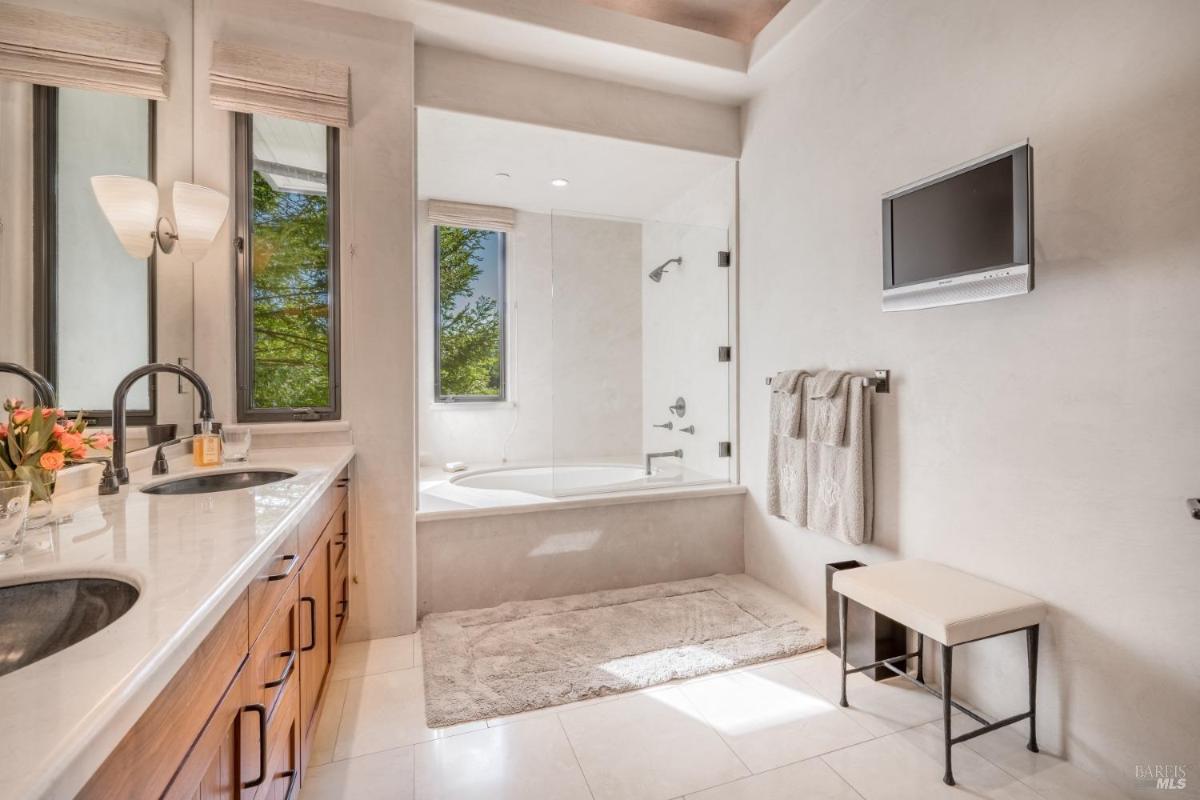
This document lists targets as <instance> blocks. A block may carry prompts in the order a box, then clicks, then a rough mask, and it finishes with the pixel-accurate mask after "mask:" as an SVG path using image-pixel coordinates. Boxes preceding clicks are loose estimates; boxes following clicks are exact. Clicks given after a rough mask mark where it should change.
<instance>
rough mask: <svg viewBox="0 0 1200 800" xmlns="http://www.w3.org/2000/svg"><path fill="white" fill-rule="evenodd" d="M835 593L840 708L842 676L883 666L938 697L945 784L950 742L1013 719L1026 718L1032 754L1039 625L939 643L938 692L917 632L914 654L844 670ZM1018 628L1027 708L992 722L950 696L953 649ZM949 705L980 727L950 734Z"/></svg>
mask: <svg viewBox="0 0 1200 800" xmlns="http://www.w3.org/2000/svg"><path fill="white" fill-rule="evenodd" d="M837 596H838V629H839V631H840V632H841V636H842V638H841V641H842V648H841V649H842V698H841V700H840V701H839V704H840V705H841V706H842V708H848V707H849V706H850V704H849V703H848V702H846V676H847V675H852V674H853V673H855V672H866V671H867V670H870V669H876V668H878V667H883V668H886V669H889V670H891V671H892V672H894V673H896V674H897V675H899V676H900V677H901V678H904V679H906V680H908V681H909V682H911V683H913V684H915V685H916V686H919V687H921V688H922V689H924V690H925V691H927V692H929V693H930V694H931V695H933V696H934V697H937V698H940V699H941V701H942V732H943V735H944V736H945V740H946V775H945V777H943V778H942V781H943V782H944V783H945V784H946V785H948V786H953V785H954V771H953V769H952V767H951V761H950V748H951V747H952V746H953V745H956V744H958V743H960V742H965V741H967V740H968V739H974V738H975V737H976V736H982V735H983V734H985V733H991V732H992V731H994V730H996V729H997V728H1003V727H1005V726H1007V725H1012V724H1013V723H1014V722H1020V721H1021V720H1023V719H1028V720H1029V743H1028V744H1027V745H1026V748H1027V749H1029V750H1030V751H1031V752H1034V753H1036V752H1038V744H1037V655H1038V632H1039V630H1040V628H1041V626H1040V625H1029V626H1027V627H1024V628H1013V629H1012V630H1008V631H1000V632H999V633H993V634H989V635H988V636H981V637H979V638H978V639H971V640H969V641H966V642H959V643H958V644H942V645H941V647H942V691H940V692H939V691H938V690H936V689H934V688H932V687H930V686H929V685H928V684H927V683H925V636H924V634H921V633H917V651H916V652H915V653H905V654H904V655H902V656H893V657H892V658H885V659H883V660H882V661H876V662H874V663H873V664H867V665H865V666H862V667H852V668H849V669H848V668H847V667H846V649H847V648H846V642H848V641H849V639H847V638H846V618H847V616H848V614H847V613H846V612H847V608H846V607H847V605H848V600H847V598H846V595H844V594H842V593H841V592H838V593H837ZM1021 631H1024V632H1025V644H1026V651H1027V656H1028V662H1029V710H1028V711H1026V712H1024V713H1022V714H1016V715H1014V716H1011V717H1006V718H1004V719H1002V720H998V721H996V722H989V721H988V720H986V719H985V718H983V717H981V716H980V715H979V714H977V713H975V712H974V711H972V710H971V709H969V708H967V707H966V706H963V705H961V704H959V703H957V702H955V701H954V700H953V699H952V698H951V697H950V691H951V677H952V672H953V668H954V648H955V647H959V646H961V645H964V644H971V643H972V642H982V641H983V640H985V639H992V638H995V637H997V636H1007V635H1008V634H1010V633H1020V632H1021ZM931 638H932V637H931ZM938 644H941V642H938ZM912 658H915V659H916V660H917V677H915V678H914V677H913V676H912V675H909V674H908V671H907V670H908V661H909V659H912ZM901 661H902V662H904V669H899V668H898V667H896V662H901ZM951 708H957V709H958V710H959V711H961V712H962V713H964V714H966V715H967V716H968V717H970V718H971V719H973V720H975V721H976V722H978V723H979V725H980V727H978V728H975V729H974V730H971V731H967V732H966V733H963V734H960V735H958V736H951V735H950V709H951Z"/></svg>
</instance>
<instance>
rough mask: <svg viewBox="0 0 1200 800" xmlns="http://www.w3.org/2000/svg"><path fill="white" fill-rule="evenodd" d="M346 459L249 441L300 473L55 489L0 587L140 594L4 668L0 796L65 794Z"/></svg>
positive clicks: (259, 462) (78, 784)
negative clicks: (206, 484) (243, 482)
mask: <svg viewBox="0 0 1200 800" xmlns="http://www.w3.org/2000/svg"><path fill="white" fill-rule="evenodd" d="M353 456H354V448H353V447H350V446H348V445H341V446H331V447H312V448H299V447H297V448H280V449H274V450H256V451H254V452H253V454H252V455H251V458H250V461H249V462H248V465H249V466H251V467H256V468H274V467H280V468H285V469H289V470H294V471H295V472H296V473H297V475H296V477H294V478H291V479H289V480H286V481H282V482H280V483H274V484H268V485H266V486H259V487H255V488H252V489H239V490H235V491H227V492H218V493H213V494H196V495H175V496H170V495H148V494H143V493H142V492H140V491H138V488H139V487H140V486H142V485H144V484H146V483H150V482H152V480H154V479H152V478H151V476H150V474H149V470H148V469H145V470H141V471H138V472H135V473H134V474H133V475H132V479H131V482H130V485H129V486H124V487H122V488H121V493H120V494H119V495H114V496H111V497H99V496H98V495H97V494H96V490H95V489H94V488H89V489H81V490H78V491H74V492H70V493H68V494H65V495H62V496H58V497H56V498H55V502H54V515H55V517H58V518H60V520H61V521H60V522H58V523H56V524H52V525H49V526H46V527H45V528H43V529H41V530H35V531H31V532H29V533H28V534H27V541H26V544H25V547H24V549H23V550H22V552H21V553H20V554H19V555H16V556H14V557H12V558H10V559H8V560H6V561H0V586H4V585H9V584H14V583H24V582H28V581H33V580H46V579H52V578H55V577H64V576H111V577H117V578H122V579H124V580H126V581H129V582H131V583H133V584H135V585H136V586H137V587H138V589H139V592H140V595H139V597H138V600H137V602H136V603H134V605H133V607H132V608H131V609H130V610H129V611H128V612H127V613H126V614H125V615H124V616H122V617H121V618H120V619H118V620H117V621H116V622H114V623H113V624H112V625H110V626H108V627H107V628H105V629H104V630H102V631H100V632H99V633H96V634H95V635H93V636H91V637H89V638H87V639H84V640H83V641H81V642H79V643H77V644H75V645H73V646H71V647H68V648H67V649H65V650H62V651H60V652H58V653H55V654H54V655H52V656H50V657H49V658H46V659H43V660H42V661H39V662H37V663H34V664H30V665H29V666H27V667H24V668H22V669H19V670H17V671H15V672H11V673H9V674H7V675H4V676H0V709H2V711H0V720H2V721H3V725H0V798H4V799H5V800H7V798H21V799H22V800H26V798H34V797H47V798H70V797H74V796H75V794H76V793H77V792H78V791H79V789H80V788H82V786H83V785H84V783H86V781H87V779H88V778H89V777H90V776H91V774H92V772H94V771H95V769H96V768H97V767H98V766H99V765H100V764H101V763H103V761H104V759H105V758H106V757H107V756H108V754H109V753H110V752H111V751H112V749H113V748H114V747H116V745H117V743H118V742H120V740H121V738H122V737H123V736H124V735H125V733H126V732H127V731H128V730H129V728H131V727H132V726H133V724H134V723H135V722H136V721H137V719H138V718H139V717H140V716H141V714H142V712H143V711H145V709H146V708H147V707H149V705H150V703H151V702H152V701H153V700H154V698H155V697H156V696H157V695H158V693H159V692H160V691H161V690H162V689H163V687H165V686H166V684H167V683H168V681H169V680H170V679H171V677H172V676H173V675H174V674H175V672H176V671H177V670H178V669H179V667H180V666H181V665H182V664H183V663H184V662H185V661H186V660H187V658H188V657H189V656H190V655H191V653H192V652H193V651H194V650H195V648H196V646H197V645H199V643H200V642H201V641H203V639H204V637H205V636H207V635H208V633H209V632H210V631H211V630H212V628H213V626H214V625H215V624H216V623H217V621H218V620H219V619H220V618H221V616H222V615H223V614H224V613H225V612H226V611H227V610H228V609H229V607H230V606H231V605H232V604H233V602H234V600H235V599H236V598H237V596H238V595H239V593H240V592H241V591H242V590H244V589H245V588H246V586H248V585H249V583H250V580H251V578H252V577H253V576H254V575H255V574H256V573H257V572H258V570H259V569H261V568H262V567H263V566H264V565H265V563H266V561H267V560H268V559H269V558H270V557H271V554H272V552H273V551H274V549H275V548H276V547H277V546H278V544H279V542H280V541H281V540H282V539H283V537H284V536H286V535H287V533H288V532H289V531H290V530H291V529H292V527H293V526H295V525H296V524H297V523H298V522H299V521H300V519H301V518H302V517H303V516H304V514H305V513H306V512H307V511H308V509H309V508H311V507H312V505H313V504H314V503H315V502H316V500H317V499H318V498H319V497H320V496H321V493H322V492H323V491H324V490H325V489H326V488H327V487H328V486H329V485H330V484H332V483H333V480H334V479H335V478H336V477H337V475H338V473H339V472H340V471H341V470H342V468H343V467H345V466H346V465H347V464H348V463H349V462H350V460H351V459H352V458H353ZM240 466H242V465H233V464H230V465H227V466H226V467H223V468H220V469H211V470H205V471H206V472H216V471H220V470H221V469H237V468H239V467H240ZM195 471H198V470H196V468H194V467H192V466H191V461H190V456H184V457H181V458H180V459H179V460H176V461H172V462H171V476H172V477H178V476H180V475H185V474H188V473H190V472H195Z"/></svg>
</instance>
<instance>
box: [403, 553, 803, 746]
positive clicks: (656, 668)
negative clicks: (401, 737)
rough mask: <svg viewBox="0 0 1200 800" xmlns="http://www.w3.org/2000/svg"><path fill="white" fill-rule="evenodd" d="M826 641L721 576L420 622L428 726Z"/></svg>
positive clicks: (735, 663)
mask: <svg viewBox="0 0 1200 800" xmlns="http://www.w3.org/2000/svg"><path fill="white" fill-rule="evenodd" d="M824 643H825V640H824V639H822V638H821V637H820V636H817V635H816V634H814V633H813V632H812V631H810V630H809V629H808V628H806V627H805V626H803V625H801V624H800V623H798V622H796V621H795V620H794V619H793V618H792V617H790V616H789V615H788V614H787V612H786V611H784V610H783V609H782V608H780V607H778V606H776V605H774V604H771V603H769V602H768V601H765V600H764V599H762V598H761V597H759V596H758V595H756V594H754V593H752V592H751V591H748V590H746V589H743V588H740V587H739V586H737V585H736V584H735V582H733V581H731V580H729V579H728V578H726V577H725V576H724V575H714V576H712V577H711V578H696V579H693V580H686V581H674V582H671V583H656V584H651V585H649V586H637V587H634V588H632V589H614V590H611V591H604V592H592V593H590V594H577V595H571V596H569V597H555V598H551V599H549V600H527V601H520V602H513V603H504V604H503V605H499V606H496V607H495V608H486V609H480V610H477V611H452V612H448V613H444V614H429V615H427V616H426V617H425V618H424V619H423V620H422V621H421V649H422V652H423V657H424V664H425V715H426V719H427V721H428V724H429V725H430V726H431V727H440V726H443V725H453V724H456V723H459V722H470V721H473V720H478V719H487V718H489V717H497V716H502V715H505V714H515V713H517V712H519V711H530V710H532V709H535V708H545V707H546V706H556V705H560V704H562V703H570V702H573V701H575V700H585V699H587V698H589V697H599V696H601V695H607V694H615V693H617V692H627V691H630V690H632V689H640V688H642V687H645V686H653V685H655V684H658V683H665V682H667V681H671V680H674V679H676V678H689V677H693V676H696V675H705V674H707V673H710V672H718V671H720V670H723V669H729V668H730V667H736V666H740V665H743V664H753V663H757V662H759V661H767V660H769V659H772V658H780V657H784V656H791V655H795V654H797V653H803V652H805V651H807V650H813V649H815V648H818V647H821V646H822V645H823V644H824Z"/></svg>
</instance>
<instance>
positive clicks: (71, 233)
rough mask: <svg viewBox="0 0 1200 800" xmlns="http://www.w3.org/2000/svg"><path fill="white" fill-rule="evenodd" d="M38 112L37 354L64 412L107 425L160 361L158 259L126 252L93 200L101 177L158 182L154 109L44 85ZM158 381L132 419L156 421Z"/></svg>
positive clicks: (149, 384)
mask: <svg viewBox="0 0 1200 800" xmlns="http://www.w3.org/2000/svg"><path fill="white" fill-rule="evenodd" d="M33 104H34V114H33V118H34V130H33V135H34V138H33V142H34V179H33V180H34V184H33V185H34V193H35V198H34V204H33V205H34V285H35V290H34V296H35V302H36V308H35V310H34V316H35V331H34V351H35V359H34V360H35V362H36V368H37V370H38V372H41V373H42V374H43V375H45V376H46V377H47V378H48V379H49V380H50V382H51V383H53V384H54V386H55V389H56V391H57V395H58V401H59V404H60V405H62V406H63V407H64V408H66V409H68V410H69V411H71V412H72V413H74V412H78V411H83V412H84V413H85V414H86V415H87V416H88V417H89V418H91V419H93V420H95V421H98V422H100V423H102V424H108V423H109V422H110V420H111V418H112V393H113V388H114V387H115V386H116V385H117V383H118V382H119V381H120V380H121V378H123V377H124V376H125V375H126V374H127V373H128V372H129V371H130V370H132V369H134V368H135V367H139V366H141V365H143V364H145V363H147V362H148V361H154V360H155V342H154V273H155V259H154V257H153V256H151V257H150V258H148V259H144V260H139V259H136V258H134V257H132V256H130V255H129V254H128V253H126V252H125V249H124V248H123V247H122V246H121V243H120V242H119V241H118V240H117V237H116V236H114V235H113V231H112V228H111V227H110V226H109V224H108V220H107V219H106V218H105V216H104V212H103V211H101V210H100V205H99V204H98V203H97V202H96V197H95V195H94V194H93V192H92V185H91V178H92V176H94V175H111V174H116V175H132V176H135V177H139V178H146V179H148V180H151V181H153V180H154V102H153V101H151V100H143V99H139V98H136V97H130V96H127V95H121V94H109V93H107V92H96V91H86V90H83V89H66V88H64V89H57V88H53V87H49V86H37V87H35V88H34V93H33ZM155 386H156V384H155V383H154V378H153V376H152V377H151V378H149V379H148V380H144V381H138V383H137V384H135V385H134V387H133V390H132V391H131V392H130V395H129V409H130V410H129V412H128V420H129V422H130V423H133V424H148V423H153V422H154V421H155V407H156V403H155Z"/></svg>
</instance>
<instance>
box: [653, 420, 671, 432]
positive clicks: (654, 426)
mask: <svg viewBox="0 0 1200 800" xmlns="http://www.w3.org/2000/svg"><path fill="white" fill-rule="evenodd" d="M650 427H652V428H666V429H667V430H671V429H672V428H674V427H675V423H673V422H671V420H667V421H666V422H664V423H663V424H662V425H651V426H650Z"/></svg>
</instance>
